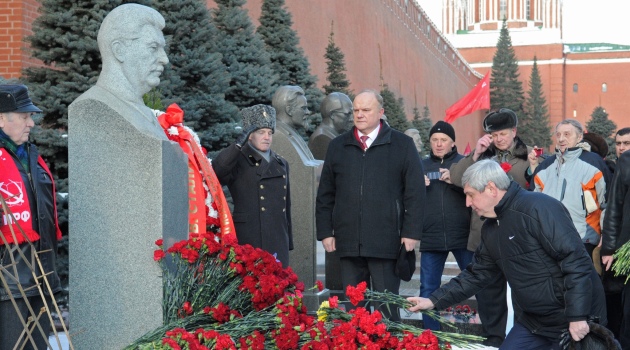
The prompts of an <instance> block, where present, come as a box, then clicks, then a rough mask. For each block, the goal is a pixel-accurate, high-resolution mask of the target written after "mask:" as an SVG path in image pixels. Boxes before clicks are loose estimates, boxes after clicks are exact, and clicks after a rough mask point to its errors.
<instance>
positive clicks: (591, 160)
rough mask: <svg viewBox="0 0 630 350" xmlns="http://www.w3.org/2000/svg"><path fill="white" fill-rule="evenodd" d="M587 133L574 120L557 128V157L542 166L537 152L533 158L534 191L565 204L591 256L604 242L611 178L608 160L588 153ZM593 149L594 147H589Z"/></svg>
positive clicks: (542, 163) (546, 161) (552, 157)
mask: <svg viewBox="0 0 630 350" xmlns="http://www.w3.org/2000/svg"><path fill="white" fill-rule="evenodd" d="M583 135H584V129H583V128H582V124H580V122H578V121H577V120H574V119H566V120H563V121H561V122H560V123H558V125H556V134H555V136H556V142H557V144H556V153H555V154H554V155H552V156H550V157H548V158H547V159H545V160H544V161H543V162H541V163H540V164H539V161H540V158H539V157H537V156H536V152H534V151H532V152H530V154H529V163H530V167H529V171H531V172H532V173H533V176H532V178H533V181H532V182H531V184H530V188H531V189H532V190H534V191H536V192H542V193H544V194H547V195H549V196H551V197H553V198H555V199H557V200H559V201H560V202H562V204H564V205H565V206H566V207H567V209H568V210H569V213H570V214H571V218H572V219H573V224H574V225H575V227H576V228H577V231H578V233H579V234H580V237H581V238H582V242H583V243H584V246H585V248H586V250H587V251H588V253H589V256H592V255H593V250H594V249H595V247H596V246H597V245H598V244H599V242H600V234H601V228H600V218H601V213H602V205H603V204H604V203H605V202H606V199H605V197H606V183H610V180H611V176H610V172H609V170H608V167H607V166H606V163H604V160H603V159H602V158H601V157H600V156H599V155H598V154H596V153H593V152H589V151H585V150H584V147H586V146H587V144H586V143H585V142H583V141H582V138H583ZM589 149H590V147H589Z"/></svg>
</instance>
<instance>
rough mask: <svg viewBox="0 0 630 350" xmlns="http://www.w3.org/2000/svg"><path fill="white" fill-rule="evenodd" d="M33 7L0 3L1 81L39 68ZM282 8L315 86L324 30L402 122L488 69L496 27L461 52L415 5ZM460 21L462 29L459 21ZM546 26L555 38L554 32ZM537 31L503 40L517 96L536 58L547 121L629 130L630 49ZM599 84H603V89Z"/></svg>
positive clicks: (382, 1)
mask: <svg viewBox="0 0 630 350" xmlns="http://www.w3.org/2000/svg"><path fill="white" fill-rule="evenodd" d="M431 1H436V0H431ZM446 1H448V0H446ZM488 1H492V0H488ZM207 3H208V7H209V8H213V7H216V4H215V3H214V1H213V0H207ZM261 4H262V0H248V2H247V4H246V5H245V8H246V9H247V10H248V11H249V14H250V17H251V18H252V20H253V22H254V24H255V25H258V18H259V17H260V11H261ZM475 4H479V1H476V2H475ZM37 6H38V2H37V1H36V0H3V1H2V2H0V75H2V76H3V77H5V78H12V77H19V75H20V71H21V70H22V69H23V68H25V67H28V66H31V65H34V64H39V63H38V62H36V61H35V60H33V59H31V58H30V57H29V55H28V48H27V44H26V43H24V42H23V38H24V37H25V36H27V35H28V34H30V31H31V23H32V21H33V20H34V18H36V16H37ZM286 6H287V8H288V10H289V11H290V12H291V14H292V16H293V22H294V23H293V29H294V30H295V31H296V32H297V33H298V36H299V38H300V45H301V47H302V48H303V49H304V52H305V54H306V56H307V57H308V59H309V62H310V64H311V73H312V74H314V75H316V76H317V77H318V85H319V86H322V85H324V84H325V83H326V81H325V77H326V72H325V70H326V62H325V59H324V57H323V56H324V53H325V49H326V46H327V45H328V37H329V35H330V32H331V26H332V28H333V30H334V33H335V35H334V41H335V43H336V45H337V46H338V47H339V48H340V49H341V50H342V51H343V52H344V54H345V60H346V68H347V71H346V74H347V76H348V79H349V80H350V82H351V84H352V85H351V88H352V89H353V90H354V91H355V93H356V92H358V91H360V90H362V89H365V88H373V89H380V87H381V84H382V83H386V84H388V85H389V87H390V89H391V90H392V91H394V92H395V94H396V95H397V96H399V97H402V98H403V99H404V102H405V107H406V111H407V113H408V117H409V118H410V119H411V118H412V110H413V108H414V107H415V106H417V107H418V108H422V107H423V106H424V105H428V106H429V109H430V111H431V118H432V119H433V121H437V120H440V119H442V118H443V117H444V111H445V110H446V108H448V107H449V106H450V105H451V104H453V103H454V102H455V101H457V100H458V99H459V98H461V97H462V96H464V95H465V94H466V93H467V92H468V91H469V90H470V89H472V88H473V87H474V85H475V84H476V83H477V82H478V81H479V80H480V78H481V77H482V76H483V74H485V73H486V72H487V71H488V70H490V69H491V66H492V57H493V55H494V51H495V47H494V45H496V38H498V31H497V30H496V28H497V25H494V26H493V25H490V24H487V23H486V24H482V25H477V26H476V28H481V29H482V30H483V29H489V30H488V32H493V33H491V35H494V37H495V39H491V40H490V41H489V42H490V44H485V46H484V45H482V46H479V47H470V45H466V43H467V42H471V40H469V38H473V37H474V35H471V34H469V33H466V34H468V35H469V36H467V35H466V34H463V35H457V34H449V35H448V36H446V35H444V34H442V32H441V26H440V25H436V24H434V22H433V21H432V20H431V19H430V18H429V16H428V15H427V14H426V13H425V12H424V11H423V10H422V9H421V8H420V5H418V4H417V2H416V1H415V0H286ZM532 11H533V9H532ZM445 13H446V12H445ZM451 22H453V20H452V19H451V20H450V22H449V20H448V19H446V20H445V23H451ZM531 22H532V23H533V24H540V23H539V21H531ZM508 23H510V22H508ZM462 25H465V26H467V27H466V28H471V26H470V24H469V23H465V22H462ZM451 26H452V23H451ZM499 26H500V25H499ZM532 26H533V25H531V24H527V23H526V24H525V25H523V23H521V22H519V21H514V23H513V24H511V25H510V27H514V29H512V28H511V30H514V31H519V30H522V31H528V30H529V31H532V30H534V31H535V29H536V28H537V27H534V28H533V29H532ZM472 27H473V28H475V26H472ZM523 27H525V28H523ZM546 29H548V28H546ZM548 30H552V31H553V30H555V31H556V32H557V33H559V32H560V30H559V29H557V28H550V29H548ZM541 33H542V34H541V35H539V37H540V38H543V39H540V40H538V41H534V42H526V43H525V44H521V43H520V41H518V40H513V43H514V48H515V52H516V54H517V58H518V59H519V60H520V61H519V66H520V79H521V80H522V81H523V90H524V91H525V92H527V90H528V85H527V81H528V79H529V75H530V72H531V67H532V63H533V56H534V55H536V56H537V59H538V66H539V70H540V73H541V78H542V82H543V88H544V91H545V94H546V98H547V103H548V105H549V111H550V115H551V121H552V124H555V123H557V122H558V121H560V120H562V119H564V118H576V119H577V120H579V121H580V122H582V123H584V122H586V121H587V120H588V119H590V113H591V112H592V110H593V108H595V107H596V106H598V105H602V106H603V107H604V108H605V109H606V111H607V112H608V113H609V114H610V116H609V117H610V119H611V120H613V121H615V123H617V125H618V126H619V127H623V126H630V117H627V116H626V115H625V114H626V113H628V111H630V99H628V98H627V97H626V96H629V95H630V86H628V84H627V82H629V81H630V51H629V50H627V49H626V50H623V49H622V50H619V49H617V50H601V48H599V49H598V48H595V49H596V50H587V51H583V50H582V51H580V48H582V49H583V47H584V45H582V46H579V45H577V44H576V45H566V44H564V43H562V41H561V39H560V38H559V36H560V35H554V36H553V39H551V40H550V39H548V37H547V36H546V34H547V32H541ZM515 34H516V35H517V36H518V35H520V33H515ZM511 35H513V34H512V32H511ZM556 36H558V38H556ZM492 40H493V41H492ZM486 41H488V40H487V39H486ZM451 42H453V43H455V44H456V45H453V44H451ZM591 48H593V46H592V45H591ZM602 84H606V85H605V86H606V88H605V90H606V91H605V92H604V91H602V86H603V85H602ZM385 113H387V111H385ZM484 114H485V113H484V111H478V112H475V113H473V114H471V115H469V116H465V117H462V118H460V119H458V120H456V121H455V122H454V123H453V126H454V127H455V129H456V132H457V142H456V144H457V146H458V148H459V150H460V152H463V150H464V148H465V147H466V144H467V143H470V146H471V147H474V145H475V143H476V141H477V139H478V137H479V136H480V135H481V134H482V130H481V120H482V118H483V115H484Z"/></svg>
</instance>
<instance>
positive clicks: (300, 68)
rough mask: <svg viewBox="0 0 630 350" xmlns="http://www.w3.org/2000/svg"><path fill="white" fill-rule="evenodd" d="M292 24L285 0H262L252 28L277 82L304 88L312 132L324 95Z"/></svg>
mask: <svg viewBox="0 0 630 350" xmlns="http://www.w3.org/2000/svg"><path fill="white" fill-rule="evenodd" d="M292 25H293V20H292V19H291V13H289V11H288V10H287V8H286V7H285V0H264V1H263V4H262V8H261V15H260V26H259V27H258V29H257V30H256V31H257V33H258V34H260V36H261V37H262V38H263V41H264V42H265V47H266V49H267V52H269V54H270V59H271V67H272V68H273V70H274V72H275V74H276V75H277V76H278V81H277V84H278V86H283V85H297V86H299V87H301V88H302V89H304V93H305V95H306V100H307V103H308V108H309V109H310V110H311V112H312V114H311V115H310V116H309V117H308V119H309V124H310V125H311V127H312V128H309V130H306V131H307V132H308V131H311V132H312V130H315V128H314V127H316V126H317V125H319V123H321V116H320V115H319V105H320V104H321V102H322V100H323V99H324V95H323V94H322V92H321V91H320V90H319V89H318V88H317V85H316V82H317V77H315V76H314V75H311V73H310V65H309V62H308V59H307V58H306V56H305V55H304V50H302V48H301V47H300V40H299V38H298V36H297V33H296V32H295V31H294V30H293V29H292V28H291V26H292ZM311 129H312V130H311ZM309 134H310V133H309Z"/></svg>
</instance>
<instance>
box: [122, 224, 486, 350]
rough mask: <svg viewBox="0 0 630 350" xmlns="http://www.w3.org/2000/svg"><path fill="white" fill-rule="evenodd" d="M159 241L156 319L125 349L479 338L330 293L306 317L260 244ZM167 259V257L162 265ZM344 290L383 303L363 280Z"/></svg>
mask: <svg viewBox="0 0 630 350" xmlns="http://www.w3.org/2000/svg"><path fill="white" fill-rule="evenodd" d="M162 243H163V242H162V241H161V240H160V241H158V242H156V244H157V245H158V246H159V247H160V248H159V249H158V250H157V251H156V253H155V259H156V261H158V262H159V263H160V265H161V266H162V271H163V279H164V305H163V308H164V320H165V321H164V326H162V327H160V328H158V329H156V330H154V331H152V332H149V333H147V334H145V335H144V336H142V337H141V338H139V339H138V340H137V341H135V342H134V343H133V344H131V345H130V346H128V347H127V348H126V349H128V350H131V349H134V350H135V349H137V350H144V349H194V350H197V349H281V350H285V349H286V350H289V349H357V348H361V349H432V350H440V349H450V345H448V343H446V342H442V344H440V342H439V341H438V338H440V339H442V340H445V339H446V340H450V339H454V340H455V342H456V343H457V342H459V344H466V343H467V342H468V341H471V340H472V341H478V340H479V339H476V338H477V337H474V336H468V335H453V334H451V333H445V332H435V334H434V333H432V332H431V331H429V330H426V331H423V330H422V329H418V328H415V327H412V326H410V325H404V324H401V323H397V322H392V321H389V320H387V319H384V318H383V317H382V315H381V313H380V312H378V311H375V312H369V311H368V309H366V308H364V307H357V308H355V309H353V310H351V311H349V312H346V311H344V310H343V309H342V308H341V307H340V306H339V301H338V299H337V298H336V297H331V298H330V299H329V300H328V301H325V302H324V303H323V304H322V306H321V307H320V309H319V310H318V311H317V317H315V316H311V315H309V314H307V310H306V308H305V306H304V305H303V303H302V291H303V290H304V288H303V286H302V285H301V284H300V283H299V282H298V280H297V276H296V275H295V273H293V271H292V270H291V268H287V269H283V268H282V265H281V264H280V263H279V262H278V261H277V260H276V259H275V257H273V256H272V255H270V254H269V253H267V252H265V251H263V250H261V249H257V248H253V247H251V246H249V245H243V246H241V245H238V244H236V243H235V242H228V241H220V239H219V238H218V236H215V235H213V234H203V235H199V236H196V237H193V238H190V239H188V240H186V241H182V242H178V243H176V244H174V245H173V246H172V247H171V248H169V249H168V250H167V251H166V253H164V252H163V251H162ZM169 259H172V262H171V263H170V264H167V260H169ZM169 266H172V268H170V269H169ZM346 294H347V295H348V297H349V299H350V301H351V302H352V303H353V304H355V305H357V303H359V302H367V303H369V302H371V301H378V302H383V296H382V295H383V293H380V294H379V293H376V292H372V291H370V290H369V289H367V288H366V285H365V283H362V284H359V285H358V286H357V287H348V289H347V291H346ZM375 296H376V299H378V300H375ZM387 298H394V299H395V303H398V304H397V305H401V303H405V302H406V301H405V299H404V298H402V297H399V296H394V295H392V294H388V295H387V297H386V299H387ZM449 334H450V335H451V336H449ZM436 335H437V337H436ZM452 336H454V337H452Z"/></svg>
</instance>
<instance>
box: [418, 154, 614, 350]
mask: <svg viewBox="0 0 630 350" xmlns="http://www.w3.org/2000/svg"><path fill="white" fill-rule="evenodd" d="M462 182H463V183H464V193H465V194H466V204H467V205H468V206H470V207H472V209H473V210H474V211H475V212H476V213H477V214H478V215H479V216H481V217H485V218H486V221H485V222H484V224H483V227H482V230H481V244H480V245H479V247H478V248H477V251H476V252H475V257H474V259H473V263H472V264H470V265H468V268H467V269H466V270H464V271H462V273H461V274H460V275H459V276H457V277H455V278H454V279H452V280H451V281H450V282H449V283H447V284H446V285H444V286H443V287H442V288H440V289H438V290H436V291H435V292H433V293H432V294H431V296H430V297H429V298H419V297H412V298H409V301H411V302H412V303H413V304H414V306H413V307H411V308H410V310H411V311H418V310H424V309H432V308H436V309H443V308H446V307H448V306H449V305H452V304H455V303H458V302H461V301H463V300H466V299H467V298H469V297H471V296H472V295H473V294H475V293H476V292H478V291H479V290H481V289H482V288H483V287H484V286H485V284H486V283H487V282H488V281H491V280H492V279H494V278H495V276H496V275H497V274H503V275H504V276H505V278H506V279H507V281H508V283H509V284H510V285H511V286H512V291H513V293H512V294H513V302H514V304H515V305H517V306H518V310H520V312H519V313H518V314H517V315H516V321H515V323H514V327H512V329H511V331H510V333H509V334H508V335H507V337H506V338H505V341H504V342H503V344H502V345H501V347H500V348H499V349H501V350H507V349H538V348H540V349H543V348H545V349H559V341H560V335H561V333H562V331H563V330H565V329H568V330H569V333H570V334H571V337H572V338H573V339H574V340H576V341H580V340H581V339H583V338H584V337H585V336H586V334H588V332H589V326H588V324H587V322H586V320H587V319H590V318H598V319H599V321H600V323H601V324H603V325H605V324H606V308H605V305H604V289H603V287H602V285H601V282H600V281H599V276H598V275H597V272H596V271H595V268H594V267H593V264H592V261H591V259H590V257H589V255H588V253H587V252H586V249H585V248H584V245H583V244H582V241H581V239H580V236H579V235H578V233H577V230H576V229H575V226H573V222H572V221H571V217H570V216H569V213H568V212H567V210H566V208H565V207H564V206H563V205H562V203H560V202H559V201H557V200H556V199H554V198H551V197H549V196H547V195H544V194H541V193H533V192H528V191H526V190H524V189H522V188H521V187H520V186H519V185H518V184H517V183H516V182H513V181H512V182H510V180H509V178H508V177H507V175H506V174H505V172H504V170H503V169H501V167H500V166H499V164H498V163H497V162H495V161H492V160H482V161H479V162H476V163H475V164H474V165H472V166H471V167H470V168H468V169H467V170H466V172H465V173H464V176H463V180H462Z"/></svg>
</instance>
